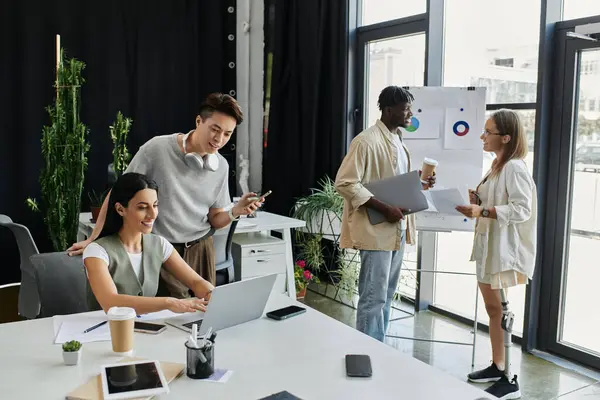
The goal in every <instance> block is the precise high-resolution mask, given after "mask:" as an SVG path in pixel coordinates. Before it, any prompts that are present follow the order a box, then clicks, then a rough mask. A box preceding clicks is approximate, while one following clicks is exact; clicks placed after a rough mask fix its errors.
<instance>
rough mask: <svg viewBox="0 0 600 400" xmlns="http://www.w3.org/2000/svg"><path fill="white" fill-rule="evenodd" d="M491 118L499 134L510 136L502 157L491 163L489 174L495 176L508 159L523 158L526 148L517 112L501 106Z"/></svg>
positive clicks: (525, 140)
mask: <svg viewBox="0 0 600 400" xmlns="http://www.w3.org/2000/svg"><path fill="white" fill-rule="evenodd" d="M491 118H492V120H493V121H494V123H495V124H496V128H497V129H498V132H500V135H502V136H510V141H509V142H508V143H507V144H506V149H505V151H504V154H503V155H502V158H501V159H497V160H496V161H494V164H493V165H492V173H491V175H492V176H496V175H498V174H499V173H500V171H502V168H503V167H504V166H505V165H506V163H507V162H509V161H510V160H523V159H524V158H525V157H527V153H528V148H527V138H526V135H525V128H524V127H523V123H522V122H521V118H520V117H519V114H517V113H516V112H515V111H513V110H509V109H506V108H502V109H500V110H498V111H496V112H494V113H493V114H492V116H491Z"/></svg>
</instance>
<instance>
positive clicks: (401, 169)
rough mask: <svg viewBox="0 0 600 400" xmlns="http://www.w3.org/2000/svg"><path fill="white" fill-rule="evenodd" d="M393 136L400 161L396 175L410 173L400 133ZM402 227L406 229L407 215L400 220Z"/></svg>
mask: <svg viewBox="0 0 600 400" xmlns="http://www.w3.org/2000/svg"><path fill="white" fill-rule="evenodd" d="M392 136H393V137H394V144H395V145H396V153H397V158H398V163H397V164H396V175H402V174H406V173H408V156H407V155H406V151H405V150H404V146H402V140H401V139H400V135H397V134H393V135H392ZM400 229H402V230H406V217H405V218H404V219H403V220H401V221H400Z"/></svg>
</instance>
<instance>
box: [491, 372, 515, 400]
mask: <svg viewBox="0 0 600 400" xmlns="http://www.w3.org/2000/svg"><path fill="white" fill-rule="evenodd" d="M485 391H486V392H487V393H489V394H491V395H493V396H496V397H497V398H499V399H502V400H508V399H520V398H521V391H520V390H519V382H517V376H516V375H515V376H514V378H513V379H512V381H510V382H509V381H508V378H507V377H506V376H502V378H500V380H499V381H498V382H496V383H494V384H493V385H492V386H490V387H489V388H487V389H486V390H485Z"/></svg>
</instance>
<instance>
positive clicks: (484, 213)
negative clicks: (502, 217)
mask: <svg viewBox="0 0 600 400" xmlns="http://www.w3.org/2000/svg"><path fill="white" fill-rule="evenodd" d="M481 216H482V217H484V218H487V217H489V216H490V210H488V209H487V208H485V207H484V208H483V210H482V211H481Z"/></svg>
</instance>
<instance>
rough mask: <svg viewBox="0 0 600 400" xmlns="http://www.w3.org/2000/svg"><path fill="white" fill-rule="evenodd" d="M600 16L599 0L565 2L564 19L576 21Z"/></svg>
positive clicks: (566, 0)
mask: <svg viewBox="0 0 600 400" xmlns="http://www.w3.org/2000/svg"><path fill="white" fill-rule="evenodd" d="M592 15H600V1H598V0H563V19H564V20H568V19H575V18H583V17H590V16H592Z"/></svg>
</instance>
